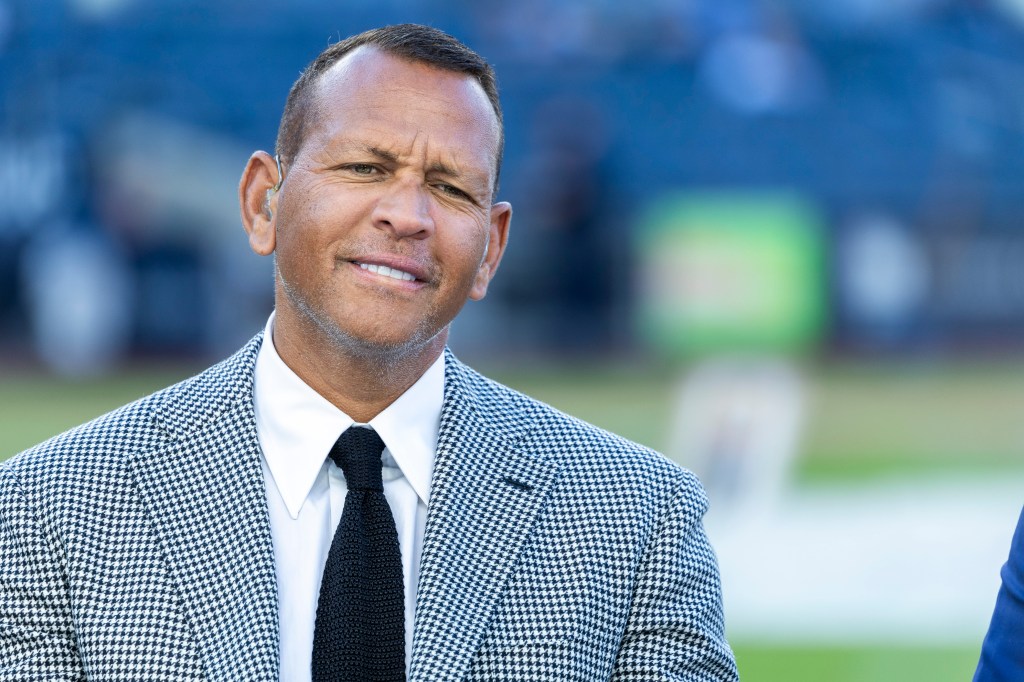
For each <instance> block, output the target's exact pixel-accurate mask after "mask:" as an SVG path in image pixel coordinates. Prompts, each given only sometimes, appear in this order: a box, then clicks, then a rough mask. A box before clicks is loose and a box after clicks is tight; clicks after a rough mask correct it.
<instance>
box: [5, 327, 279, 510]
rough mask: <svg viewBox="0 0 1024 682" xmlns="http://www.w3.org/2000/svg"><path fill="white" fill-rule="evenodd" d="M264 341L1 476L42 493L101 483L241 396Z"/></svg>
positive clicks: (47, 445) (27, 457) (42, 449)
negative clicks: (128, 461)
mask: <svg viewBox="0 0 1024 682" xmlns="http://www.w3.org/2000/svg"><path fill="white" fill-rule="evenodd" d="M260 341H261V337H260V336H257V337H255V338H254V339H252V340H251V341H250V342H249V343H248V344H247V345H246V346H245V347H243V348H242V349H241V350H240V351H238V353H236V354H235V355H233V356H231V357H229V358H227V359H226V360H224V361H222V362H220V363H218V364H216V365H214V366H212V367H210V368H209V369H207V370H205V371H204V372H201V373H200V374H197V375H195V376H193V377H191V378H188V379H185V380H183V381H181V382H178V383H176V384H174V385H172V386H169V387H167V388H164V389H162V390H160V391H157V392H155V393H152V394H150V395H147V396H144V397H142V398H139V399H138V400H135V401H133V402H131V403H128V404H127V405H123V406H122V407H119V408H117V409H115V410H113V411H111V412H108V413H106V414H104V415H101V416H99V417H96V418H95V419H93V420H91V421H89V422H87V423H85V424H82V425H80V426H76V427H74V428H72V429H69V430H67V431H65V432H63V433H60V434H58V435H56V436H53V437H52V438H50V439H48V440H46V441H43V442H42V443H39V444H38V445H35V446H34V447H31V448H29V449H28V450H25V451H23V452H21V453H18V454H16V455H15V456H13V457H11V458H10V459H8V460H6V461H4V462H2V463H0V476H2V477H4V478H7V477H13V478H15V479H17V480H19V481H20V485H21V486H24V487H26V488H34V489H37V490H42V491H46V490H53V489H55V487H69V486H85V487H87V488H88V487H90V486H91V485H93V484H95V483H98V482H102V479H103V478H104V477H107V476H111V475H115V474H116V471H117V470H119V469H120V468H122V467H123V463H124V460H125V458H126V457H128V456H133V457H145V456H146V454H147V453H150V452H152V451H153V450H155V449H158V448H159V447H160V446H161V445H162V444H163V443H166V442H167V441H168V439H170V438H173V437H174V432H175V430H176V429H179V428H180V427H182V426H183V425H185V423H189V424H193V423H196V422H202V421H208V420H210V419H213V418H216V416H217V415H218V414H220V413H222V412H223V411H224V410H225V409H226V408H227V407H228V405H229V404H230V403H231V402H232V401H237V400H238V399H240V398H241V397H243V396H244V392H245V385H246V382H248V385H249V386H250V387H251V382H252V377H251V375H252V371H251V366H252V362H254V358H255V354H256V351H257V350H258V349H259V343H260ZM246 367H248V370H247V369H246ZM250 394H251V388H250Z"/></svg>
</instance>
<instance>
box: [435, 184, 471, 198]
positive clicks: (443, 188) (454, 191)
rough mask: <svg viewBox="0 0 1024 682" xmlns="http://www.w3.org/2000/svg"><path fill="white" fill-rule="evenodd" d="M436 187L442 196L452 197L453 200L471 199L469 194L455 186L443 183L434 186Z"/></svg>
mask: <svg viewBox="0 0 1024 682" xmlns="http://www.w3.org/2000/svg"><path fill="white" fill-rule="evenodd" d="M434 187H436V188H437V189H438V190H439V191H440V192H441V193H442V194H445V195H447V196H449V197H452V198H453V199H471V197H470V196H469V194H467V193H466V192H464V191H462V190H461V189H459V188H458V187H456V186H454V185H448V184H445V183H443V182H441V183H437V184H436V185H434Z"/></svg>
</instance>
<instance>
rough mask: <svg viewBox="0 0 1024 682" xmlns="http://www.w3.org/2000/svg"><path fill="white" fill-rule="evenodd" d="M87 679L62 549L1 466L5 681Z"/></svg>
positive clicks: (1, 666)
mask: <svg viewBox="0 0 1024 682" xmlns="http://www.w3.org/2000/svg"><path fill="white" fill-rule="evenodd" d="M84 679H85V672H84V670H83V668H82V664H81V662H80V659H79V656H78V650H77V647H76V644H75V635H74V630H73V628H72V622H71V603H70V598H69V593H68V586H67V581H66V580H65V578H64V577H63V572H62V571H61V568H60V561H59V558H58V553H57V548H56V547H52V546H51V545H50V543H49V542H48V541H47V539H46V534H45V533H44V532H43V527H42V524H41V523H40V522H39V520H38V519H37V518H35V517H34V515H33V513H32V510H31V509H30V508H29V505H28V503H27V501H26V496H25V495H24V493H23V490H22V489H21V487H20V486H19V483H18V480H17V478H16V476H15V473H14V471H13V470H12V469H11V468H10V467H9V466H0V682H15V681H17V682H32V681H35V680H39V681H41V680H48V681H49V680H56V681H60V680H84Z"/></svg>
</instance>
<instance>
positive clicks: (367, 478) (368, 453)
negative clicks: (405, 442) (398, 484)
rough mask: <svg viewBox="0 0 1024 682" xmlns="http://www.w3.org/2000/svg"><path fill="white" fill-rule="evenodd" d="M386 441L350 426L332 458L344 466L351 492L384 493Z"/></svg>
mask: <svg viewBox="0 0 1024 682" xmlns="http://www.w3.org/2000/svg"><path fill="white" fill-rule="evenodd" d="M382 452H384V441H382V440H381V439H380V436H378V435H377V432H376V431H374V430H373V429H367V428H364V427H361V426H352V427H349V428H348V429H347V430H346V431H345V433H343V434H341V436H340V437H339V438H338V440H337V441H336V442H335V443H334V447H333V448H331V459H333V460H334V463H335V464H337V465H338V466H339V467H341V471H342V473H344V474H345V483H346V484H347V485H348V488H349V490H376V491H378V492H379V491H383V490H384V482H383V480H382V479H381V472H380V469H381V459H380V457H381V453H382Z"/></svg>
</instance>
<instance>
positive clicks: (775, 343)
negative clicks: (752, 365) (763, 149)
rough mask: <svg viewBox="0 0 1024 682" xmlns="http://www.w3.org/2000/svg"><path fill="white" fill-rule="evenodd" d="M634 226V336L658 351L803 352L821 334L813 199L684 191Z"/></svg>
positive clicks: (819, 226)
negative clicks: (636, 330) (636, 333)
mask: <svg viewBox="0 0 1024 682" xmlns="http://www.w3.org/2000/svg"><path fill="white" fill-rule="evenodd" d="M639 228H640V229H639V230H638V231H637V247H638V250H637V257H638V262H637V273H638V278H639V282H638V291H639V300H638V301H637V304H638V305H637V309H638V318H639V328H640V334H641V336H642V338H643V339H645V340H646V341H647V342H649V343H650V344H651V345H652V346H653V347H654V348H656V349H658V350H659V351H660V352H662V353H663V354H664V355H666V356H669V357H680V358H685V357H691V356H699V355H706V354H711V353H718V352H726V351H751V352H758V351H767V352H781V353H790V352H800V351H803V350H807V349H813V348H814V347H815V346H816V345H817V344H818V343H819V342H820V340H821V339H822V335H823V331H824V326H825V321H826V305H827V302H826V295H827V294H826V286H825V280H826V278H825V272H824V250H825V246H824V235H823V219H822V217H821V215H820V214H819V212H818V210H817V209H816V207H815V205H814V204H813V203H812V202H810V201H809V200H806V199H804V198H802V197H800V196H798V195H794V194H789V193H783V192H779V193H770V192H735V191H730V192H706V193H704V192H701V193H680V194H676V195H673V196H667V197H664V198H662V199H660V200H658V201H656V202H655V203H654V204H653V205H652V206H651V208H650V210H649V211H648V212H647V214H646V218H645V219H644V220H643V221H642V222H641V224H640V226H639Z"/></svg>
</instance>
